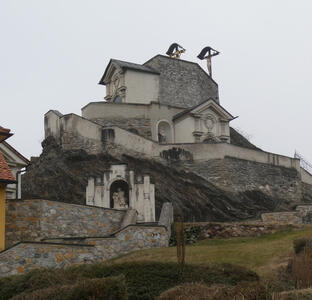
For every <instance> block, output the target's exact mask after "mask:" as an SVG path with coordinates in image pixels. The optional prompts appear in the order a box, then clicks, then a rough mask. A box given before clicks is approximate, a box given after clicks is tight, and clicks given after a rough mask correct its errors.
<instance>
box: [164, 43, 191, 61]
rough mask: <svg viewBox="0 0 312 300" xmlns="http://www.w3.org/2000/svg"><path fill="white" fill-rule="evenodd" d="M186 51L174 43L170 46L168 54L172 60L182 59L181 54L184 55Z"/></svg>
mask: <svg viewBox="0 0 312 300" xmlns="http://www.w3.org/2000/svg"><path fill="white" fill-rule="evenodd" d="M185 51H186V50H185V49H184V48H183V47H182V46H180V45H179V44H177V43H173V44H171V45H170V47H169V49H168V51H167V52H166V54H167V55H169V56H170V57H172V58H180V56H181V54H182V53H184V52H185Z"/></svg>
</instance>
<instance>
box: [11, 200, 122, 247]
mask: <svg viewBox="0 0 312 300" xmlns="http://www.w3.org/2000/svg"><path fill="white" fill-rule="evenodd" d="M124 214H125V211H123V210H116V209H106V208H99V207H93V206H85V205H77V204H69V203H63V202H57V201H48V200H39V199H38V200H23V201H22V200H10V201H7V210H6V247H10V246H11V245H13V244H15V243H17V242H20V241H40V240H41V239H43V238H54V237H71V236H105V235H110V234H111V233H113V232H115V231H117V230H119V228H120V223H121V222H122V219H123V216H124Z"/></svg>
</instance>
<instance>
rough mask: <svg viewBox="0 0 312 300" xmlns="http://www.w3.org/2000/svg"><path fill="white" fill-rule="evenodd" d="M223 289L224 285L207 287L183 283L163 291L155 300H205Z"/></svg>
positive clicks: (199, 284)
mask: <svg viewBox="0 0 312 300" xmlns="http://www.w3.org/2000/svg"><path fill="white" fill-rule="evenodd" d="M224 287H225V286H224V285H212V286H207V285H204V284H202V283H185V284H183V285H179V286H176V287H174V288H171V289H169V290H168V291H165V292H164V293H162V294H161V295H160V296H159V297H158V298H157V300H207V299H210V298H211V297H213V296H215V295H216V294H217V292H218V291H219V290H220V289H223V288H224Z"/></svg>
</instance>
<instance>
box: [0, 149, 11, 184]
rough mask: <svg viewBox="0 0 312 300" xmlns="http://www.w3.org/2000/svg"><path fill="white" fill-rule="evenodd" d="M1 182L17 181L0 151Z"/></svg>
mask: <svg viewBox="0 0 312 300" xmlns="http://www.w3.org/2000/svg"><path fill="white" fill-rule="evenodd" d="M0 182H5V183H14V182H15V178H14V176H13V174H12V172H11V170H10V168H9V167H8V164H7V163H6V161H5V159H4V157H3V155H2V154H1V153H0Z"/></svg>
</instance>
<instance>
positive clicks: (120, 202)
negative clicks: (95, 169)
mask: <svg viewBox="0 0 312 300" xmlns="http://www.w3.org/2000/svg"><path fill="white" fill-rule="evenodd" d="M113 202H114V208H128V204H127V203H126V198H125V192H124V191H123V190H122V189H121V188H118V190H117V192H114V193H113Z"/></svg>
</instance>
